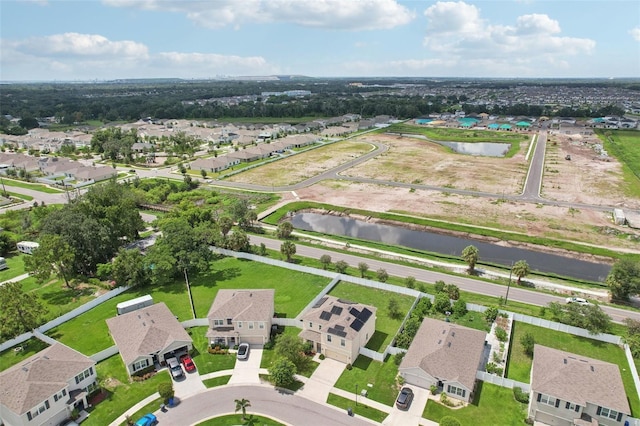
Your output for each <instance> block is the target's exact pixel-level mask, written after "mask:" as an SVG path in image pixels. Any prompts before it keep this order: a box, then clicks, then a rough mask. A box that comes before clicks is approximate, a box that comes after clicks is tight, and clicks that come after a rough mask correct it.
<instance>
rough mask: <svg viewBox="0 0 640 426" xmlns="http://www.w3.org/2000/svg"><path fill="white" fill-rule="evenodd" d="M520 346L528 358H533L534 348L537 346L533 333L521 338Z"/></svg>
mask: <svg viewBox="0 0 640 426" xmlns="http://www.w3.org/2000/svg"><path fill="white" fill-rule="evenodd" d="M520 344H521V345H522V349H523V350H524V353H525V354H527V356H529V357H532V356H533V347H534V346H535V344H536V341H535V339H534V338H533V335H532V334H531V333H525V334H524V335H523V336H522V337H521V338H520Z"/></svg>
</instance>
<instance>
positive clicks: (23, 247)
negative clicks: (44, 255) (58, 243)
mask: <svg viewBox="0 0 640 426" xmlns="http://www.w3.org/2000/svg"><path fill="white" fill-rule="evenodd" d="M16 246H17V247H18V251H19V252H20V253H24V254H33V251H34V250H35V249H37V248H38V247H40V244H38V243H36V242H34V241H20V242H19V243H18V244H16Z"/></svg>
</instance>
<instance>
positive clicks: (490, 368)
mask: <svg viewBox="0 0 640 426" xmlns="http://www.w3.org/2000/svg"><path fill="white" fill-rule="evenodd" d="M486 370H487V373H489V374H497V375H498V376H502V372H503V371H504V370H503V369H502V367H498V366H497V365H496V364H495V363H493V362H488V363H487V367H486Z"/></svg>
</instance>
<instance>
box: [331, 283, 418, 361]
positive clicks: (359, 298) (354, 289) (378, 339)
mask: <svg viewBox="0 0 640 426" xmlns="http://www.w3.org/2000/svg"><path fill="white" fill-rule="evenodd" d="M329 294H330V295H331V296H335V297H340V298H343V299H347V300H351V301H353V302H358V303H363V304H365V305H372V306H375V307H376V308H378V311H377V312H376V332H375V334H374V335H373V336H372V337H371V339H370V340H369V342H368V343H367V346H366V347H367V348H369V349H372V350H374V351H379V352H382V351H383V350H384V348H385V347H386V346H387V345H388V344H389V343H391V340H392V339H393V337H394V336H395V335H396V333H397V332H398V329H399V328H400V325H401V324H402V320H403V319H404V316H405V315H406V314H407V312H409V309H411V305H412V304H413V301H414V300H415V299H414V298H413V297H410V296H404V295H401V294H396V293H391V292H389V291H385V290H379V289H375V288H369V287H363V286H360V285H357V284H351V283H347V282H340V283H338V284H337V285H336V286H335V287H334V288H333V289H332V290H331V291H330V292H329ZM390 299H395V300H397V302H398V307H399V311H400V312H401V316H400V317H397V318H392V317H391V316H390V315H389V310H388V306H389V300H390Z"/></svg>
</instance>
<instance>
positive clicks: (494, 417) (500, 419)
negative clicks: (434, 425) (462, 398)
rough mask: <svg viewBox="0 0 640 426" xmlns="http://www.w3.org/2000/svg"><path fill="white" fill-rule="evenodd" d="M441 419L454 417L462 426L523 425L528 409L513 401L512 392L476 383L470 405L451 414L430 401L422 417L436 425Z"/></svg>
mask: <svg viewBox="0 0 640 426" xmlns="http://www.w3.org/2000/svg"><path fill="white" fill-rule="evenodd" d="M444 416H451V417H455V418H456V419H458V420H459V421H460V424H461V425H474V426H495V425H510V426H515V425H524V424H525V422H524V419H525V417H526V416H527V405H526V404H522V403H520V402H518V401H516V400H515V399H514V398H513V391H512V390H511V389H508V388H503V387H500V386H496V385H492V384H491V383H484V382H481V381H478V384H477V385H476V393H475V398H474V401H473V404H470V405H468V406H466V407H464V408H460V409H455V410H454V409H451V408H449V407H445V406H444V405H442V404H440V403H438V402H435V401H431V400H429V401H428V402H427V406H426V407H425V410H424V412H423V413H422V417H425V418H427V419H429V420H433V421H435V422H439V421H440V419H441V418H442V417H444Z"/></svg>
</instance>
